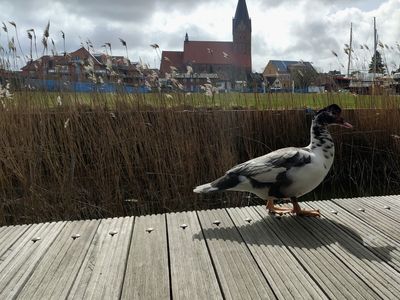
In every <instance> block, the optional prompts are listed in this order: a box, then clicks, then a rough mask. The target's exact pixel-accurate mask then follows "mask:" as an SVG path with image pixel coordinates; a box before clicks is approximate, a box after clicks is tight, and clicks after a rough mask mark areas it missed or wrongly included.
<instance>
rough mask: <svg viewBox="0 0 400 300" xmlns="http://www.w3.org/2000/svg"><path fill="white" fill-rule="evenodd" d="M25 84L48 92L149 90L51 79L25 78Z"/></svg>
mask: <svg viewBox="0 0 400 300" xmlns="http://www.w3.org/2000/svg"><path fill="white" fill-rule="evenodd" d="M25 86H26V87H29V88H34V89H37V90H45V91H49V92H59V91H65V92H76V93H93V92H99V93H116V92H123V93H149V92H151V90H150V89H149V88H148V87H146V86H139V87H134V86H130V85H125V84H117V83H92V82H80V81H77V82H66V81H62V80H52V79H46V80H42V79H27V80H26V81H25Z"/></svg>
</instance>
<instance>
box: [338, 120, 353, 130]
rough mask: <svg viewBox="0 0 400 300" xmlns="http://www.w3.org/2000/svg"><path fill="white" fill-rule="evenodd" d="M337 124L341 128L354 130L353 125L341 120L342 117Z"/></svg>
mask: <svg viewBox="0 0 400 300" xmlns="http://www.w3.org/2000/svg"><path fill="white" fill-rule="evenodd" d="M336 124H337V125H339V126H342V127H345V128H349V129H351V128H353V125H351V124H350V123H348V122H345V121H344V120H343V118H341V117H339V118H338V119H337V120H336Z"/></svg>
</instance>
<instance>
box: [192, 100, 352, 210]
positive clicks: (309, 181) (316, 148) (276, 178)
mask: <svg viewBox="0 0 400 300" xmlns="http://www.w3.org/2000/svg"><path fill="white" fill-rule="evenodd" d="M341 111H342V110H341V108H340V107H339V106H338V105H336V104H332V105H329V106H327V107H325V108H323V109H321V110H320V111H318V112H317V113H316V114H315V116H314V118H313V121H312V124H311V141H310V144H309V145H308V146H307V147H303V148H295V147H288V148H283V149H279V150H276V151H273V152H271V153H268V154H266V155H263V156H260V157H257V158H254V159H251V160H249V161H246V162H244V163H241V164H239V165H237V166H235V167H233V168H231V169H230V170H228V171H227V172H226V174H225V175H224V176H222V177H220V178H218V179H216V180H214V181H213V182H210V183H206V184H203V185H200V186H198V187H196V188H195V189H194V190H193V191H194V192H195V193H210V192H217V191H242V192H251V193H253V194H255V195H257V196H258V197H260V198H261V199H264V200H266V201H267V209H268V210H269V212H270V213H277V214H284V213H293V214H296V215H299V216H311V217H319V216H320V213H319V210H305V209H301V208H300V206H299V204H298V201H297V198H298V197H301V196H303V195H305V194H307V193H309V192H311V191H312V190H313V189H315V188H316V187H317V186H318V185H319V184H320V183H321V182H322V180H323V179H324V178H325V176H326V175H327V174H328V172H329V169H330V168H331V167H332V164H333V159H334V154H335V147H334V143H333V140H332V137H331V135H330V133H329V131H328V126H330V125H339V126H343V127H346V128H352V125H351V124H349V123H347V122H345V121H344V120H343V118H342V117H341ZM274 199H290V200H291V202H292V203H293V208H287V207H277V206H274Z"/></svg>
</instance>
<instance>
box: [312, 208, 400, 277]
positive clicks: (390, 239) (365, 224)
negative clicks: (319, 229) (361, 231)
mask: <svg viewBox="0 0 400 300" xmlns="http://www.w3.org/2000/svg"><path fill="white" fill-rule="evenodd" d="M332 203H334V202H333V201H332ZM334 204H335V203H334ZM307 205H308V206H309V207H310V208H315V206H313V205H312V203H307ZM341 208H342V207H341ZM346 212H347V213H349V214H350V215H351V216H356V215H353V214H352V213H351V212H349V211H347V210H346ZM322 215H324V214H323V213H322ZM325 218H326V219H327V220H329V221H330V222H331V220H330V219H329V218H328V217H327V216H325ZM357 219H358V221H360V222H361V223H362V224H363V225H364V226H366V227H367V228H370V229H372V230H376V231H378V233H380V234H381V231H379V230H378V228H377V227H373V226H372V225H371V224H369V223H367V222H365V221H364V220H362V219H360V218H357ZM331 223H332V224H333V225H334V226H335V227H336V228H337V229H338V230H342V231H343V232H345V233H346V234H347V235H348V236H349V237H350V238H351V239H352V240H353V241H354V242H356V243H357V244H359V245H361V246H362V247H364V248H365V249H366V250H368V251H369V252H371V253H373V254H374V255H375V256H377V257H379V258H382V257H381V255H380V254H379V253H378V252H377V253H376V252H374V251H372V250H371V249H369V248H368V247H367V246H366V245H365V244H364V243H363V240H358V239H356V238H354V237H353V235H352V234H351V232H349V229H348V228H347V227H345V228H339V227H338V226H337V225H336V224H335V223H334V222H331ZM385 239H386V240H389V241H390V242H391V243H393V244H395V245H398V246H400V244H399V243H398V242H397V241H395V240H393V239H392V238H391V237H389V236H385ZM384 264H385V266H386V267H388V268H390V269H392V270H393V271H395V272H397V273H399V274H400V271H399V270H398V269H396V267H394V266H393V265H391V264H390V263H388V262H384Z"/></svg>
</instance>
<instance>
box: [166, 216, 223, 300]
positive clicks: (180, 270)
mask: <svg viewBox="0 0 400 300" xmlns="http://www.w3.org/2000/svg"><path fill="white" fill-rule="evenodd" d="M167 225H168V228H167V229H168V241H169V243H168V244H169V252H170V261H171V262H170V268H171V286H172V298H173V299H222V293H221V289H220V287H219V285H218V279H217V277H216V274H215V271H214V267H213V265H212V261H211V258H210V256H209V253H208V250H207V245H206V243H205V240H204V236H203V234H202V232H201V227H200V225H199V222H198V218H197V215H196V213H195V212H186V213H172V214H167ZM185 226H187V227H185ZM193 236H196V237H197V238H195V239H194V238H193Z"/></svg>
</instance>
